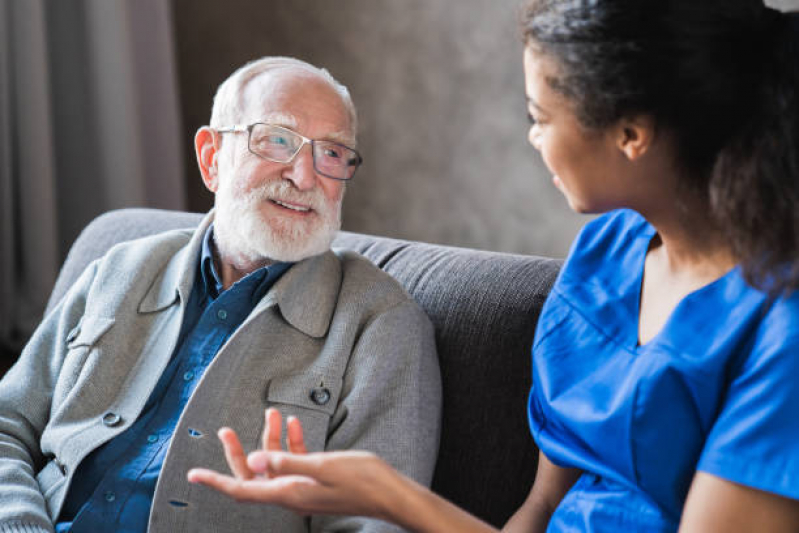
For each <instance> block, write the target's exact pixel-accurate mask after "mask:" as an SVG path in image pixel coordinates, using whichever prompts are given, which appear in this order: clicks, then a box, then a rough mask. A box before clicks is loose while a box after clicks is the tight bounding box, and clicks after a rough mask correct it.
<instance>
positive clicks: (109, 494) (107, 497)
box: [105, 490, 117, 503]
mask: <svg viewBox="0 0 799 533" xmlns="http://www.w3.org/2000/svg"><path fill="white" fill-rule="evenodd" d="M116 499H117V495H116V494H114V493H113V492H111V491H110V490H109V491H108V492H106V493H105V501H107V502H108V503H111V502H112V501H114V500H116Z"/></svg>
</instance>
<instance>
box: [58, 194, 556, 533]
mask: <svg viewBox="0 0 799 533" xmlns="http://www.w3.org/2000/svg"><path fill="white" fill-rule="evenodd" d="M201 218H202V215H201V214H196V213H184V212H175V211H161V210H152V209H123V210H118V211H112V212H109V213H106V214H104V215H102V216H100V217H98V218H97V219H95V220H94V221H93V222H91V223H90V224H89V225H88V226H87V227H86V228H85V229H84V231H83V233H82V234H81V235H80V236H79V237H78V239H77V240H76V241H75V244H74V245H73V246H72V248H71V250H70V252H69V255H68V257H67V260H66V262H65V264H64V267H63V268H62V270H61V273H60V275H59V278H58V281H57V282H56V286H55V288H54V290H53V293H52V295H51V298H50V303H49V304H48V309H49V308H52V306H53V305H55V304H56V303H57V302H58V300H59V299H60V298H61V297H62V296H63V294H64V292H65V291H66V290H67V289H68V288H69V287H70V286H71V285H72V283H73V282H74V281H75V280H76V278H77V277H78V276H79V275H80V273H81V272H82V271H83V269H85V268H86V266H87V265H88V264H89V263H90V262H91V261H92V260H94V259H95V258H97V257H100V256H102V255H103V254H104V253H105V251H106V250H108V248H110V247H111V246H112V245H114V244H116V243H118V242H123V241H126V240H130V239H134V238H138V237H142V236H145V235H150V234H153V233H157V232H159V231H165V230H169V229H176V228H186V227H194V226H196V225H197V224H198V223H199V221H200V219H201ZM334 247H338V248H344V249H348V250H354V251H357V252H360V253H361V254H363V255H364V256H366V257H367V258H368V259H369V260H371V261H372V262H373V263H374V264H375V265H377V266H378V267H380V268H381V269H383V270H384V271H386V272H388V273H389V274H391V275H392V276H394V277H395V278H396V279H397V280H399V282H400V283H401V284H402V285H403V286H404V287H405V288H406V290H408V292H409V293H410V294H411V295H412V296H413V297H414V298H415V299H416V301H417V302H418V303H419V304H420V305H421V306H422V308H423V309H424V310H425V311H426V312H427V314H428V315H429V316H430V318H431V320H432V321H433V324H434V326H435V330H436V343H437V347H438V356H439V362H440V365H441V375H442V382H443V394H444V398H443V400H444V410H443V420H442V433H441V447H440V450H439V457H438V462H437V465H436V471H435V475H434V478H433V489H434V490H435V491H436V492H438V493H439V494H441V495H443V496H444V497H446V498H448V499H449V500H451V501H453V502H454V503H456V504H457V505H460V506H462V507H464V508H466V509H468V510H469V511H471V512H472V513H474V514H476V515H477V516H479V517H481V518H483V519H484V520H486V521H488V522H490V523H492V524H494V525H496V526H501V525H503V524H504V522H505V521H506V520H507V519H508V518H509V517H510V515H511V514H512V513H513V512H514V511H515V510H516V509H517V508H518V507H519V505H521V503H522V502H523V501H524V498H525V497H526V496H527V493H528V491H529V489H530V487H531V485H532V482H533V478H534V476H535V470H536V466H537V459H538V450H537V448H536V446H535V443H534V442H533V439H532V437H531V436H530V432H529V429H528V426H527V415H526V406H527V394H528V391H529V387H530V381H531V370H530V369H531V365H530V348H531V345H532V339H533V333H534V331H535V325H536V321H537V320H538V315H539V313H540V311H541V306H542V304H543V302H544V299H545V298H546V296H547V293H548V292H549V290H550V288H551V286H552V283H553V282H554V280H555V277H556V275H557V272H558V269H559V267H560V262H559V261H556V260H554V259H547V258H540V257H529V256H520V255H511V254H502V253H496V252H483V251H477V250H469V249H463V248H453V247H447V246H439V245H433V244H424V243H419V242H410V241H402V240H395V239H389V238H384V237H375V236H368V235H362V234H356V233H347V232H341V233H340V234H339V236H338V237H337V238H336V240H335V242H334Z"/></svg>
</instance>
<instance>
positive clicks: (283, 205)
mask: <svg viewBox="0 0 799 533" xmlns="http://www.w3.org/2000/svg"><path fill="white" fill-rule="evenodd" d="M355 129H356V117H355V110H354V108H353V105H352V102H351V100H350V97H349V94H348V92H347V90H346V88H344V87H343V86H342V85H340V84H339V83H338V82H336V81H335V80H334V79H333V78H332V77H331V76H330V75H329V74H328V73H327V71H324V70H320V69H318V68H316V67H313V66H311V65H309V64H307V63H304V62H301V61H298V60H294V59H288V58H265V59H261V60H259V61H255V62H253V63H250V64H248V65H245V66H244V67H242V68H241V69H239V70H238V71H237V72H235V73H234V74H233V75H232V76H231V77H230V78H228V79H227V80H226V81H225V82H224V83H223V84H222V85H221V86H220V88H219V90H218V92H217V95H216V98H215V100H214V108H213V113H212V117H211V125H210V126H208V127H203V128H200V130H199V131H198V132H197V135H196V138H195V147H196V151H197V160H198V163H199V167H200V172H201V174H202V178H203V181H204V183H205V185H206V186H207V187H208V189H210V190H211V191H212V192H213V193H214V194H216V205H215V209H214V211H212V212H211V213H209V214H208V216H207V217H206V218H205V219H204V221H203V222H202V223H201V224H200V226H199V228H198V229H197V230H195V231H190V230H185V231H173V232H167V233H164V234H160V235H156V236H154V237H149V238H145V239H141V240H138V241H133V242H130V243H125V244H122V245H120V246H117V247H115V248H113V249H112V250H111V251H110V252H108V254H107V255H106V256H105V257H103V258H101V259H100V260H98V261H96V262H95V263H93V264H92V265H91V266H90V267H89V268H88V269H87V270H86V272H85V273H84V274H83V275H82V277H81V278H80V280H79V281H78V282H77V283H76V285H75V286H74V287H72V289H71V290H70V291H69V293H68V294H67V295H66V296H65V297H64V299H63V301H62V302H61V303H60V304H59V306H58V307H57V308H56V309H55V310H54V311H53V312H52V313H51V314H50V315H49V316H48V317H47V318H46V319H45V320H44V322H43V323H42V324H41V326H40V327H39V328H38V330H37V331H36V333H35V334H34V336H33V338H32V339H31V341H30V343H29V344H28V346H27V347H26V348H25V350H24V351H23V354H22V356H21V357H20V360H19V362H18V363H17V364H16V365H15V366H14V367H13V368H12V369H11V370H10V371H9V372H8V374H7V375H6V376H5V378H4V379H3V380H2V382H0V531H25V532H34V531H53V530H54V529H55V530H56V531H74V532H81V531H90V532H93V533H95V532H102V531H114V532H119V531H125V532H127V531H146V530H149V531H153V532H160V531H163V532H179V531H210V532H221V531H231V532H232V531H280V532H293V531H308V530H311V531H322V530H324V531H344V530H346V531H387V530H390V529H391V526H388V525H387V524H384V523H382V522H379V521H372V520H367V519H363V518H357V517H319V518H313V519H304V518H302V517H299V516H296V515H293V514H291V513H289V512H287V511H284V510H281V509H279V508H276V507H271V508H269V507H260V506H248V505H246V504H239V503H235V502H233V501H232V500H229V499H227V498H226V497H225V496H222V495H220V494H218V493H216V492H214V491H211V490H209V489H207V488H205V487H202V486H198V485H192V484H190V483H188V482H187V480H186V473H187V471H188V469H189V468H190V467H192V466H197V465H207V466H209V467H211V468H215V469H217V470H224V469H225V468H226V461H225V456H224V453H223V447H222V446H221V445H220V442H219V440H217V438H216V436H215V435H216V432H217V429H218V428H220V427H221V426H229V427H230V429H231V430H233V431H229V430H228V431H229V433H228V434H229V435H231V434H232V435H234V436H235V435H236V434H237V435H239V436H240V439H241V445H242V447H243V448H244V450H245V451H246V450H247V449H249V450H252V449H255V448H257V447H259V446H260V445H259V439H260V435H261V433H262V432H264V429H265V426H266V423H265V419H264V411H265V408H267V407H277V408H278V409H279V410H280V411H281V412H283V413H285V414H288V415H291V416H293V417H294V418H296V419H298V420H299V421H300V422H301V423H302V425H303V427H304V428H305V436H304V437H305V445H306V446H307V447H308V449H309V450H311V451H313V450H323V449H327V450H333V449H347V448H358V449H367V450H372V451H374V452H375V453H377V454H379V455H380V456H382V457H383V458H385V459H387V460H388V461H389V462H391V463H392V464H393V465H394V466H396V467H397V468H399V469H400V470H402V471H404V472H405V473H407V474H408V475H410V476H412V477H414V478H416V479H417V480H419V481H420V482H422V483H429V481H430V478H431V475H432V470H433V465H434V461H435V454H436V450H437V446H438V431H439V429H438V423H439V416H440V401H441V400H440V379H439V374H438V367H437V361H436V355H435V344H434V339H433V332H432V327H431V324H430V322H429V320H428V319H427V318H426V317H425V316H424V314H423V313H422V311H421V310H420V309H419V308H418V307H417V306H416V305H415V304H414V302H413V301H412V300H411V299H410V297H409V296H408V295H407V293H405V292H404V291H403V290H402V289H401V287H400V286H399V285H398V284H397V283H396V282H395V281H394V280H392V279H391V278H389V277H388V276H387V275H385V274H384V273H383V272H381V271H380V270H379V269H377V268H376V267H374V266H373V265H372V264H370V263H369V262H368V261H366V260H365V259H363V258H361V257H360V256H357V255H356V254H351V253H334V252H332V251H331V250H330V244H331V241H332V239H333V237H334V235H335V234H336V232H337V230H338V228H339V226H340V212H341V201H342V197H343V195H344V189H345V184H346V182H347V180H349V179H350V178H352V176H353V174H354V172H355V170H356V168H357V167H358V165H359V164H360V162H361V158H360V156H359V155H358V153H357V151H356V150H355V148H354V146H355ZM271 412H273V413H276V411H274V410H273V411H271ZM270 423H271V424H274V421H273V420H270ZM293 423H294V422H293ZM272 429H273V430H274V425H273V426H272ZM271 433H274V431H271ZM224 435H225V433H224V432H221V436H222V437H223V438H224ZM234 438H235V437H234ZM228 442H229V440H228V441H226V443H228ZM237 443H238V441H237V442H236V444H237Z"/></svg>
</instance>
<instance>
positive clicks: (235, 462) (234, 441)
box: [218, 428, 254, 479]
mask: <svg viewBox="0 0 799 533" xmlns="http://www.w3.org/2000/svg"><path fill="white" fill-rule="evenodd" d="M218 435H219V440H221V441H222V447H223V448H224V449H225V459H226V460H227V464H228V466H229V467H230V471H231V472H233V475H234V476H236V477H237V478H241V479H252V477H253V476H254V474H253V473H252V471H251V470H250V469H249V467H248V466H247V457H246V456H245V455H244V449H243V448H242V447H241V442H239V437H238V435H236V432H235V431H233V430H232V429H230V428H222V429H220V430H219V433H218Z"/></svg>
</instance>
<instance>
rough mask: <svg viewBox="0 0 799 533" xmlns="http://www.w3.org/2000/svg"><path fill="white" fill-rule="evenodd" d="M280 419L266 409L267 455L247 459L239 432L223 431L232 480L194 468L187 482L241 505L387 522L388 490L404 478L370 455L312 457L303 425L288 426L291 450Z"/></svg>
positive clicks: (296, 422) (292, 423) (259, 453)
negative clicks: (266, 505) (271, 505)
mask: <svg viewBox="0 0 799 533" xmlns="http://www.w3.org/2000/svg"><path fill="white" fill-rule="evenodd" d="M280 425H281V416H280V413H279V412H278V411H277V410H276V409H267V411H266V426H265V428H264V434H263V450H259V451H255V452H253V453H251V454H250V455H249V457H246V456H245V454H244V450H243V449H242V447H241V443H240V442H239V439H238V436H237V435H236V432H235V431H233V430H232V429H230V428H222V429H220V430H219V439H220V440H221V441H222V444H223V446H224V448H225V457H226V459H227V463H228V465H229V466H230V470H231V472H232V473H233V476H229V475H225V474H221V473H219V472H215V471H213V470H208V469H203V468H195V469H192V470H190V471H189V473H188V480H189V481H190V482H191V483H200V484H203V485H206V486H208V487H211V488H213V489H215V490H217V491H219V492H222V493H224V494H227V495H228V496H231V497H232V498H234V499H236V500H238V501H251V502H261V503H274V504H278V505H282V506H284V507H287V508H289V509H291V510H293V511H296V512H299V513H302V514H311V513H319V514H351V515H364V516H373V517H376V518H386V509H387V506H388V501H387V500H388V499H391V497H392V491H391V490H389V489H390V488H391V487H393V485H394V484H396V483H397V482H398V481H399V478H400V477H401V476H399V474H397V472H396V471H394V470H393V469H392V468H391V467H389V466H388V465H387V464H386V463H385V462H384V461H382V460H381V459H379V458H378V457H377V456H375V455H374V454H371V453H368V452H357V451H346V452H326V453H312V454H307V453H306V449H305V444H304V441H303V437H302V426H301V424H300V422H299V420H297V419H296V418H289V419H288V421H287V447H288V451H289V452H290V453H286V452H283V450H282V447H281V443H280Z"/></svg>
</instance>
